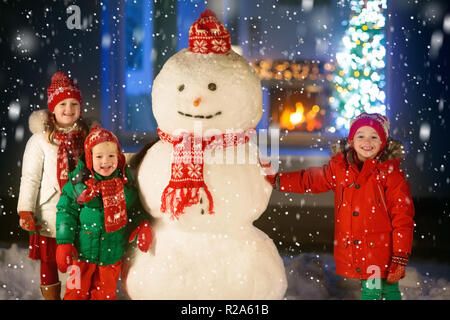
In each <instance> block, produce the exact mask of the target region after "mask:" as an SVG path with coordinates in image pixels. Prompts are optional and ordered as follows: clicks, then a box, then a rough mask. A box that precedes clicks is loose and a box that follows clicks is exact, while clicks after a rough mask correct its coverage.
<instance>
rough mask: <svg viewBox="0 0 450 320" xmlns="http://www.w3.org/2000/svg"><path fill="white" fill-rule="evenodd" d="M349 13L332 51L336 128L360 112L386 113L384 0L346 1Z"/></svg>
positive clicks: (332, 102)
mask: <svg viewBox="0 0 450 320" xmlns="http://www.w3.org/2000/svg"><path fill="white" fill-rule="evenodd" d="M350 5H351V11H352V16H351V18H350V20H349V21H348V22H347V30H346V32H345V35H344V37H343V39H342V44H343V49H342V51H341V52H338V53H337V54H336V62H337V67H336V70H335V72H336V73H335V75H334V85H335V93H334V96H333V97H332V98H331V105H332V106H333V107H334V108H335V111H336V123H335V125H336V128H337V129H340V128H343V127H345V128H348V124H349V119H351V118H353V117H355V116H356V115H358V114H360V113H361V112H364V111H365V112H368V113H373V112H378V113H381V114H385V113H386V105H385V100H386V94H385V91H384V88H385V83H386V82H385V56H386V48H385V35H384V30H385V21H386V18H385V16H384V10H385V9H386V0H365V1H363V0H361V1H350Z"/></svg>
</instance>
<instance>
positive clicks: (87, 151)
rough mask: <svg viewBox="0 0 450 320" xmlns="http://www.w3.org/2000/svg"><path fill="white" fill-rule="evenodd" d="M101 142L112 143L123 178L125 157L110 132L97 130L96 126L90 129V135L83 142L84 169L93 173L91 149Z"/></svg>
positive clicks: (101, 129)
mask: <svg viewBox="0 0 450 320" xmlns="http://www.w3.org/2000/svg"><path fill="white" fill-rule="evenodd" d="M102 142H113V143H115V144H116V146H117V155H118V156H117V157H118V168H120V169H122V173H123V176H124V178H125V171H124V170H125V166H126V164H127V163H126V160H125V155H124V154H123V153H122V150H120V144H119V140H118V139H117V137H116V136H115V135H114V134H113V133H112V132H111V131H108V130H106V129H103V128H99V127H98V126H95V127H94V128H92V129H91V133H90V134H89V135H88V136H87V137H86V140H85V141H84V157H85V163H86V167H87V168H88V169H89V171H91V173H92V174H94V173H93V171H92V170H93V169H92V167H93V161H92V148H94V147H95V146H96V145H98V144H99V143H102Z"/></svg>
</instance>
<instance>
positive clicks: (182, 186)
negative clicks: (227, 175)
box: [158, 128, 255, 219]
mask: <svg viewBox="0 0 450 320" xmlns="http://www.w3.org/2000/svg"><path fill="white" fill-rule="evenodd" d="M254 133H255V129H248V130H245V131H244V132H242V133H226V134H221V135H216V136H212V137H205V138H202V137H197V136H194V135H193V134H192V133H185V134H182V135H179V136H172V135H169V134H167V133H165V132H163V131H161V130H160V129H159V128H158V134H159V137H160V138H161V139H162V140H164V141H166V142H169V143H171V144H172V145H173V162H172V166H171V175H170V181H169V184H168V185H167V186H166V188H165V189H164V191H163V194H162V196H161V211H162V212H166V211H167V206H169V209H170V212H171V213H172V216H171V218H177V219H178V217H179V216H180V215H181V214H183V213H184V209H185V208H186V207H189V206H192V205H194V204H197V203H198V202H199V196H200V189H203V190H204V192H205V193H206V196H207V197H208V201H209V210H208V212H209V214H213V213H214V202H213V198H212V195H211V192H210V191H209V190H208V187H207V185H206V183H205V181H204V179H203V165H204V163H203V156H204V151H205V150H206V149H216V148H226V147H230V146H237V145H239V144H244V143H247V142H248V140H249V138H250V136H251V135H252V134H254Z"/></svg>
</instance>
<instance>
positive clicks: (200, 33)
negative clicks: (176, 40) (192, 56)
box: [189, 10, 231, 54]
mask: <svg viewBox="0 0 450 320" xmlns="http://www.w3.org/2000/svg"><path fill="white" fill-rule="evenodd" d="M230 49H231V39H230V33H229V32H228V30H227V29H226V28H225V26H224V25H223V24H222V22H220V21H219V20H217V18H216V14H215V13H214V12H212V11H211V10H206V11H205V12H203V13H202V14H201V15H200V18H199V19H197V20H196V21H195V22H194V24H192V26H191V28H190V29H189V50H190V51H191V52H193V53H219V54H223V53H227V52H228V51H230Z"/></svg>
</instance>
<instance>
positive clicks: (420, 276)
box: [0, 244, 450, 300]
mask: <svg viewBox="0 0 450 320" xmlns="http://www.w3.org/2000/svg"><path fill="white" fill-rule="evenodd" d="M27 255H28V249H27V248H21V247H19V246H17V244H13V245H12V246H11V247H10V248H8V249H5V248H0V300H39V299H42V296H41V292H40V289H39V262H38V261H32V260H30V259H29V258H28V256H27ZM284 263H285V269H286V277H287V280H288V289H287V291H286V296H285V299H287V300H303V299H305V300H341V299H348V300H353V299H359V297H360V288H361V285H360V281H359V280H355V279H346V278H343V277H340V276H338V275H336V273H335V272H334V267H335V265H334V261H333V256H332V255H331V254H312V253H303V254H300V255H298V256H295V257H292V258H285V259H284ZM410 265H411V266H409V267H408V268H407V271H406V277H405V278H404V279H402V280H401V281H400V291H401V292H402V294H403V299H404V300H450V268H449V266H448V265H439V264H433V263H420V264H418V263H417V262H412V263H411V264H410ZM66 278H67V275H65V274H64V275H63V274H60V279H61V281H62V282H63V283H64V282H65V279H66ZM119 282H120V281H119ZM118 288H119V289H118V290H119V292H118V295H117V296H118V299H126V295H125V293H124V292H123V291H122V286H121V285H120V283H119V285H118ZM63 291H64V288H63Z"/></svg>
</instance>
